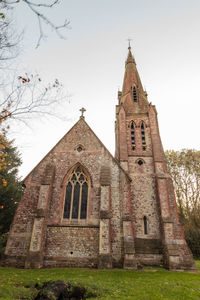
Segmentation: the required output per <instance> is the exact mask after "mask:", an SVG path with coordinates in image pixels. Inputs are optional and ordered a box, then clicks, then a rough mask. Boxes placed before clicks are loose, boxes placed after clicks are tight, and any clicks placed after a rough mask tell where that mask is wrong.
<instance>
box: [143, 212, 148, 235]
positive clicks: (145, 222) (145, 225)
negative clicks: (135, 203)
mask: <svg viewBox="0 0 200 300" xmlns="http://www.w3.org/2000/svg"><path fill="white" fill-rule="evenodd" d="M143 222H144V234H147V233H148V232H147V217H146V216H144V218H143Z"/></svg>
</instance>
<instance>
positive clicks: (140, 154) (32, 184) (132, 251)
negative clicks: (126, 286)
mask: <svg viewBox="0 0 200 300" xmlns="http://www.w3.org/2000/svg"><path fill="white" fill-rule="evenodd" d="M84 111H85V109H84V108H82V109H81V113H82V115H81V117H80V119H79V121H78V122H77V123H76V124H75V125H74V126H73V127H72V128H71V129H70V130H69V131H68V132H67V133H66V135H65V136H64V137H63V138H62V139H61V140H60V141H59V142H58V143H57V145H55V147H54V148H53V149H52V150H51V151H50V152H49V153H48V154H47V155H46V156H45V157H44V158H43V159H42V161H41V162H40V163H39V164H38V165H37V166H36V167H35V168H34V169H33V170H32V171H31V172H30V174H29V175H28V176H27V177H26V178H25V180H24V184H25V186H26V189H25V193H24V196H23V198H22V199H21V201H20V203H19V206H18V208H17V211H16V214H15V217H14V220H13V223H12V225H11V228H10V233H9V237H8V242H7V247H6V252H5V254H6V255H5V265H9V266H15V267H24V268H42V267H91V268H95V267H98V268H116V267H117V268H125V269H137V268H139V267H140V266H141V265H158V266H160V265H162V266H164V267H166V268H168V269H171V270H176V269H179V270H180V269H182V270H183V269H188V270H189V269H195V265H194V262H193V258H192V254H191V252H190V250H189V248H188V246H187V244H186V242H185V239H184V234H183V230H182V227H181V225H180V222H179V218H178V213H177V206H176V200H175V194H174V188H173V183H172V180H171V178H170V176H169V174H168V172H167V166H166V160H165V155H164V151H163V147H162V143H161V139H160V134H159V128H158V120H157V112H156V108H155V106H154V105H152V104H151V103H149V102H148V99H147V93H146V91H144V89H143V87H142V83H141V81H140V77H139V74H138V71H137V68H136V63H135V59H134V57H133V55H132V52H131V47H130V45H129V48H128V57H127V60H126V64H125V75H124V82H123V88H122V91H119V92H118V105H117V106H116V121H115V138H116V150H115V157H113V156H112V155H111V154H110V153H109V151H108V150H107V149H106V147H105V146H104V145H103V143H102V142H101V141H100V140H99V139H98V137H97V136H96V135H95V133H94V132H93V131H92V129H91V128H90V127H89V126H88V124H87V123H86V121H85V117H84V115H83V113H84Z"/></svg>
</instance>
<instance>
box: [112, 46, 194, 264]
mask: <svg viewBox="0 0 200 300" xmlns="http://www.w3.org/2000/svg"><path fill="white" fill-rule="evenodd" d="M115 137H116V150H115V158H116V159H117V160H118V161H119V163H120V165H121V167H122V168H123V169H124V170H125V171H126V172H127V173H128V175H129V176H130V178H131V197H130V200H129V201H130V206H131V209H132V211H133V222H132V224H133V233H134V247H135V258H136V259H137V261H138V262H140V263H142V264H148V265H149V264H152V265H160V264H164V265H165V266H166V267H167V268H169V269H195V265H194V262H193V258H192V255H191V252H190V250H189V248H188V246H187V244H186V242H185V239H184V234H183V230H182V227H181V224H180V223H179V218H178V213H177V206H176V200H175V194H174V188H173V183H172V180H171V178H170V176H169V174H168V172H167V165H166V160H165V155H164V150H163V146H162V142H161V139H160V133H159V127H158V120H157V111H156V108H155V106H154V105H151V103H149V102H148V99H147V93H146V91H145V90H144V89H143V86H142V83H141V80H140V76H139V74H138V71H137V67H136V62H135V59H134V56H133V55H132V52H131V47H130V45H129V47H128V56H127V60H126V62H125V74H124V81H123V87H122V91H119V92H118V105H117V106H116V122H115Z"/></svg>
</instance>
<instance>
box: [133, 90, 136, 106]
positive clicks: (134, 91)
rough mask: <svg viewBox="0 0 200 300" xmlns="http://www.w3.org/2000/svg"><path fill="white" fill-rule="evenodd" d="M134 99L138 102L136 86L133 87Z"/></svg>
mask: <svg viewBox="0 0 200 300" xmlns="http://www.w3.org/2000/svg"><path fill="white" fill-rule="evenodd" d="M133 101H134V102H137V91H136V88H135V87H133Z"/></svg>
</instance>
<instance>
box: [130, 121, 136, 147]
mask: <svg viewBox="0 0 200 300" xmlns="http://www.w3.org/2000/svg"><path fill="white" fill-rule="evenodd" d="M131 146H132V150H135V128H134V123H133V122H131Z"/></svg>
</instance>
